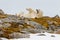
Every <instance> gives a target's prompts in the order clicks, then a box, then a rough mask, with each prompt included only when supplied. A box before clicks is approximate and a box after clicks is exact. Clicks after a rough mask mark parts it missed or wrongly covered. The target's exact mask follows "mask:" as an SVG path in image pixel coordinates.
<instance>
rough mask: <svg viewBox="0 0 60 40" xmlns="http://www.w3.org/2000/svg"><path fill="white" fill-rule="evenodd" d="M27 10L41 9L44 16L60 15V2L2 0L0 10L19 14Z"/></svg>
mask: <svg viewBox="0 0 60 40" xmlns="http://www.w3.org/2000/svg"><path fill="white" fill-rule="evenodd" d="M26 8H33V9H37V8H39V9H41V10H42V11H43V13H44V15H47V16H55V15H56V14H58V15H60V0H0V9H3V10H4V12H5V13H11V14H12V13H13V14H15V13H18V12H19V11H24V10H25V9H26Z"/></svg>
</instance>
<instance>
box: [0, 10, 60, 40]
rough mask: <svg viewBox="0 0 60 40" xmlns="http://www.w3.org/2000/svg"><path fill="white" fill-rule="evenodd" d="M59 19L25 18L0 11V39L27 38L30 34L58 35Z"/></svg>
mask: <svg viewBox="0 0 60 40" xmlns="http://www.w3.org/2000/svg"><path fill="white" fill-rule="evenodd" d="M59 29H60V17H59V16H58V15H56V16H55V17H48V16H43V17H41V18H25V17H18V16H15V15H8V14H5V13H4V12H3V11H2V10H1V11H0V37H4V38H8V39H10V38H26V37H27V38H28V37H29V34H30V33H42V32H43V33H44V32H49V33H57V34H60V31H59Z"/></svg>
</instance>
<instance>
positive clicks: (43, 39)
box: [3, 33, 60, 40]
mask: <svg viewBox="0 0 60 40" xmlns="http://www.w3.org/2000/svg"><path fill="white" fill-rule="evenodd" d="M38 34H40V33H37V34H30V38H19V39H13V40H60V34H50V33H43V34H45V35H46V36H38ZM51 35H54V36H55V37H51ZM3 40H5V39H3ZM6 40H7V39H6ZM11 40H12V39H11Z"/></svg>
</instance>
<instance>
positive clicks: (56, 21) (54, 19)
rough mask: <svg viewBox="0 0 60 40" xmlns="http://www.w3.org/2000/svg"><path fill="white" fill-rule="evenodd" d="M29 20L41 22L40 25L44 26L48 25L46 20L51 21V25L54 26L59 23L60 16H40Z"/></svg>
mask: <svg viewBox="0 0 60 40" xmlns="http://www.w3.org/2000/svg"><path fill="white" fill-rule="evenodd" d="M31 20H32V21H35V22H37V23H39V24H41V25H42V26H44V27H46V28H47V27H48V26H49V25H50V24H49V23H48V22H47V21H50V22H52V24H51V25H55V26H59V25H60V18H53V17H41V18H31Z"/></svg>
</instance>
